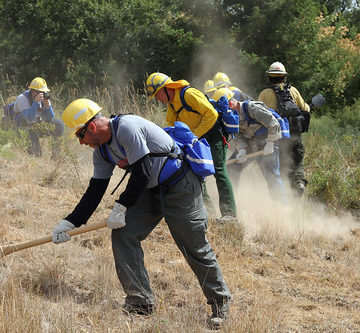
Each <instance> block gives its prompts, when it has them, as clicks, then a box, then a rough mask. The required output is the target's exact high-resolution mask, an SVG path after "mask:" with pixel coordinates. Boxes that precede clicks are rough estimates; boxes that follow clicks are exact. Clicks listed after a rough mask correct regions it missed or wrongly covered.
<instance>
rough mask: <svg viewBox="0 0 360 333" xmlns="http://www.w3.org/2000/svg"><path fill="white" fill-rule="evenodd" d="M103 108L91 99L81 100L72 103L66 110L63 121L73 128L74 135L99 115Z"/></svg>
mask: <svg viewBox="0 0 360 333" xmlns="http://www.w3.org/2000/svg"><path fill="white" fill-rule="evenodd" d="M101 109H102V108H101V107H100V106H99V105H98V104H97V103H95V102H93V101H91V100H90V99H86V98H80V99H76V100H75V101H73V102H71V103H70V104H69V105H68V106H67V107H66V109H65V111H64V113H63V115H62V120H63V121H64V123H65V125H66V126H68V127H70V128H72V129H73V132H72V134H74V133H75V132H76V131H77V130H78V129H79V128H81V127H83V126H84V125H85V124H86V123H87V122H88V121H89V120H90V119H91V118H93V117H94V116H95V115H97V114H98V113H99V112H100V110H101Z"/></svg>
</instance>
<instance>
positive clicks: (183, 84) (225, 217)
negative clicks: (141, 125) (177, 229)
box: [146, 73, 237, 223]
mask: <svg viewBox="0 0 360 333" xmlns="http://www.w3.org/2000/svg"><path fill="white" fill-rule="evenodd" d="M146 91H147V94H148V97H149V98H153V97H155V99H156V100H158V101H160V102H162V103H165V104H167V114H166V121H167V123H168V125H169V126H173V125H174V123H175V121H182V122H183V123H185V124H187V125H188V126H189V128H190V130H191V131H192V132H193V133H194V134H195V135H196V136H197V137H198V138H205V139H206V140H207V141H208V143H209V145H210V148H211V154H212V157H213V161H214V167H215V175H214V176H215V179H216V186H217V189H218V193H219V206H220V213H221V217H220V218H218V219H216V221H217V222H219V223H226V222H236V221H237V218H236V215H237V212H236V204H235V199H234V193H233V188H232V185H231V182H230V180H229V177H228V174H227V170H226V153H227V148H228V145H227V135H226V134H225V133H224V132H223V131H222V128H221V123H220V119H219V113H218V112H217V111H216V110H215V109H214V107H213V106H212V104H211V103H210V102H209V101H208V99H207V98H206V96H205V95H204V94H203V93H202V92H201V91H199V90H197V89H195V88H193V87H190V83H189V82H188V81H186V80H178V81H173V80H172V79H171V78H170V77H169V76H167V75H166V74H163V73H152V74H151V75H150V76H149V77H148V78H147V80H146ZM203 192H204V200H205V202H206V204H207V207H208V208H209V209H210V213H212V214H213V213H214V211H211V210H213V209H212V204H211V202H210V198H209V195H208V193H207V190H206V186H205V182H204V183H203Z"/></svg>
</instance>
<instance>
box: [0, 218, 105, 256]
mask: <svg viewBox="0 0 360 333" xmlns="http://www.w3.org/2000/svg"><path fill="white" fill-rule="evenodd" d="M106 226H107V223H106V221H104V222H100V223H97V224H94V225H85V226H83V227H80V228H76V229H73V230H70V231H67V232H66V233H67V234H69V235H70V236H75V235H79V234H83V233H85V232H88V231H93V230H97V229H100V228H104V227H106ZM50 242H52V237H51V236H46V237H42V238H39V239H34V240H32V241H28V242H24V243H19V244H15V245H9V246H4V247H1V248H0V257H3V256H6V255H8V254H10V253H13V252H17V251H20V250H24V249H27V248H29V247H33V246H38V245H41V244H45V243H50Z"/></svg>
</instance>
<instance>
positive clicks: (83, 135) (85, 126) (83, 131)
mask: <svg viewBox="0 0 360 333" xmlns="http://www.w3.org/2000/svg"><path fill="white" fill-rule="evenodd" d="M94 119H95V117H93V118H91V119H90V120H89V121H88V122H87V123H86V124H85V125H84V126H83V127H82V128H81V130H80V131H78V132H76V133H75V135H76V137H77V138H78V139H84V137H85V133H86V130H87V128H88V126H89V125H90V123H91V122H92V121H93V120H94Z"/></svg>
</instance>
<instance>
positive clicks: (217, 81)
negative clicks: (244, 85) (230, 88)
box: [214, 72, 231, 89]
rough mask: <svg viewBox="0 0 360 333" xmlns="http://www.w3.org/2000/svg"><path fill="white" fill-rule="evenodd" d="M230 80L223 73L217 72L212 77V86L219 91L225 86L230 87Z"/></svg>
mask: <svg viewBox="0 0 360 333" xmlns="http://www.w3.org/2000/svg"><path fill="white" fill-rule="evenodd" d="M230 84H231V82H230V79H229V77H228V76H227V75H226V74H225V73H221V72H218V73H216V74H215V75H214V86H215V87H216V88H217V89H219V88H222V87H225V85H230Z"/></svg>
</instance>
